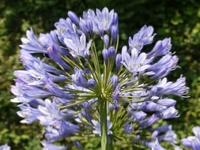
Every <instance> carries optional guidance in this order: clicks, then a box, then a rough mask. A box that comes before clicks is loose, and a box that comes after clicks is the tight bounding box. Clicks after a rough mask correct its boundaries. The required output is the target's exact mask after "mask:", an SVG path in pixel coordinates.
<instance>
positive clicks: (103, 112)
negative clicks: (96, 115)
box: [100, 100, 108, 150]
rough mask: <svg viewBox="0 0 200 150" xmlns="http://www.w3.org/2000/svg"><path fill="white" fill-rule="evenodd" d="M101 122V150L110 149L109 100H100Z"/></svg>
mask: <svg viewBox="0 0 200 150" xmlns="http://www.w3.org/2000/svg"><path fill="white" fill-rule="evenodd" d="M100 123H101V150H108V135H107V102H106V100H101V102H100Z"/></svg>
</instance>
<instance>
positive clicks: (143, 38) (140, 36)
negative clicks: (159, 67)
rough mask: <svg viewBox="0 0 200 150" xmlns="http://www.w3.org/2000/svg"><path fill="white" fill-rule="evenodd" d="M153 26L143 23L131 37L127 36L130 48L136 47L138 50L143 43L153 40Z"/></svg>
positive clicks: (149, 42)
mask: <svg viewBox="0 0 200 150" xmlns="http://www.w3.org/2000/svg"><path fill="white" fill-rule="evenodd" d="M153 31H154V29H153V27H152V26H146V25H144V26H143V27H142V28H141V29H140V31H138V32H137V33H136V34H134V36H133V37H132V38H131V37H129V41H128V43H129V47H130V48H131V49H134V48H135V49H136V50H138V51H140V50H141V49H142V48H143V46H144V45H147V44H151V43H152V42H153V38H154V36H155V34H153Z"/></svg>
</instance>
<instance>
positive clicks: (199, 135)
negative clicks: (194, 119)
mask: <svg viewBox="0 0 200 150" xmlns="http://www.w3.org/2000/svg"><path fill="white" fill-rule="evenodd" d="M192 132H193V133H194V135H195V136H189V137H187V138H185V139H182V144H183V145H184V146H185V147H187V148H191V149H192V150H199V149H200V127H199V126H197V127H194V128H193V129H192Z"/></svg>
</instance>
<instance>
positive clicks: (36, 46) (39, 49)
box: [20, 29, 47, 53]
mask: <svg viewBox="0 0 200 150" xmlns="http://www.w3.org/2000/svg"><path fill="white" fill-rule="evenodd" d="M26 36H27V38H21V41H22V45H20V47H21V48H22V49H23V50H25V51H27V52H29V53H46V52H47V51H46V49H45V48H44V47H43V46H42V44H41V43H40V42H39V40H38V38H37V37H36V35H35V34H34V33H33V30H32V29H31V30H28V31H27V32H26Z"/></svg>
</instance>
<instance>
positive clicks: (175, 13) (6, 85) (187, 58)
mask: <svg viewBox="0 0 200 150" xmlns="http://www.w3.org/2000/svg"><path fill="white" fill-rule="evenodd" d="M104 6H107V7H108V8H109V9H112V8H113V9H115V11H116V12H118V15H119V21H120V23H119V24H120V40H121V41H120V43H121V44H122V43H123V42H125V41H126V40H127V38H128V36H131V35H133V33H135V32H136V31H137V30H138V29H139V28H140V27H141V26H143V25H144V24H147V25H152V26H154V27H155V31H156V33H157V36H156V39H158V38H164V37H171V38H172V43H173V50H172V51H176V54H177V55H178V56H179V58H180V60H179V65H180V68H178V69H177V70H176V71H174V72H173V73H172V74H173V75H171V76H170V78H171V79H173V78H175V77H178V76H179V75H180V74H183V75H184V76H186V77H187V85H188V86H189V87H190V94H189V95H190V97H189V98H188V99H187V100H179V102H178V105H177V107H178V109H179V111H180V115H181V117H180V118H179V119H176V120H172V121H170V123H172V124H173V125H174V129H175V130H176V132H177V134H178V136H179V138H182V137H185V136H187V135H189V134H191V128H192V127H193V126H196V125H200V1H199V0H184V1H183V0H163V1H160V0H137V1H134V0H113V1H111V0H0V144H3V143H8V144H9V145H11V146H12V149H14V150H23V149H24V150H39V149H40V139H42V135H41V129H40V128H39V127H38V125H37V124H35V125H23V124H20V123H19V121H20V118H19V117H18V116H17V115H16V111H17V108H16V106H15V105H14V104H12V103H11V102H10V99H11V98H12V95H11V93H10V90H9V89H10V86H11V84H13V71H14V70H16V69H18V68H20V67H21V65H20V62H19V58H18V52H19V46H18V45H19V44H20V38H21V37H22V36H24V35H25V31H26V30H27V29H29V28H30V27H32V28H33V30H34V31H35V32H36V33H40V32H48V31H49V30H51V29H53V28H54V26H53V24H54V22H55V21H57V20H58V19H59V18H60V17H66V16H67V11H68V10H72V11H75V12H76V13H77V14H78V15H81V13H82V11H84V10H86V9H88V8H103V7H104ZM125 44H126V43H125Z"/></svg>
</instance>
